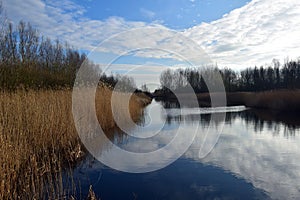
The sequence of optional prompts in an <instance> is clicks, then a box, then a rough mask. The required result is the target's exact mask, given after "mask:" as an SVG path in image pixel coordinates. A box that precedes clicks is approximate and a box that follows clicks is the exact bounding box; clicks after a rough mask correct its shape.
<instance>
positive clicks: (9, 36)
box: [0, 5, 136, 91]
mask: <svg viewBox="0 0 300 200" xmlns="http://www.w3.org/2000/svg"><path fill="white" fill-rule="evenodd" d="M0 15H1V5H0ZM1 17H2V19H1V20H0V21H1V30H0V88H1V89H5V90H15V89H17V88H31V89H41V88H52V89H54V88H62V87H67V88H71V87H73V84H74V81H75V78H76V73H77V71H78V69H79V68H80V66H81V65H82V64H83V63H84V64H85V65H87V66H88V69H89V75H93V74H96V73H98V75H99V76H100V77H101V78H100V82H101V83H105V84H106V85H107V86H109V87H111V88H113V87H114V86H115V85H116V84H117V82H121V84H119V85H121V86H122V87H120V88H119V90H123V91H126V90H130V89H132V88H136V86H135V82H134V80H133V79H132V78H130V77H127V76H120V75H112V74H111V75H106V74H105V73H102V71H101V69H100V67H99V66H98V65H96V64H94V63H93V62H92V61H90V60H89V59H88V58H87V56H86V54H85V53H80V52H79V51H78V50H76V49H74V48H73V47H71V46H70V45H69V44H68V43H66V42H65V43H62V42H61V41H59V40H58V39H56V40H51V39H50V38H48V37H44V36H41V35H40V34H39V32H38V30H37V29H35V28H34V27H33V26H32V25H31V24H30V23H25V22H23V21H20V23H19V24H18V26H17V27H15V28H14V27H13V24H12V23H6V22H5V20H3V15H1ZM100 82H99V83H100Z"/></svg>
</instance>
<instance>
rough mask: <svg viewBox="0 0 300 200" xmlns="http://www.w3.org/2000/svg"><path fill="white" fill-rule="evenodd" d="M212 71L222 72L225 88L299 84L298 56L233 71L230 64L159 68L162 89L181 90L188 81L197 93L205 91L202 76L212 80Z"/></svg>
mask: <svg viewBox="0 0 300 200" xmlns="http://www.w3.org/2000/svg"><path fill="white" fill-rule="evenodd" d="M214 72H218V73H220V74H221V77H222V81H223V83H224V86H225V90H226V91H227V92H236V91H251V92H258V91H266V90H274V89H299V88H300V60H299V59H298V60H297V61H285V63H284V64H283V65H281V64H280V63H279V61H277V60H273V65H272V66H268V67H254V68H246V69H244V70H241V71H234V70H232V69H229V68H224V69H219V68H218V67H213V68H205V69H203V68H186V69H177V70H170V69H167V70H165V71H163V72H162V74H161V76H160V83H161V86H162V89H163V90H164V91H167V90H168V89H167V88H169V89H171V90H173V91H179V92H180V91H182V92H184V91H185V89H186V88H187V84H188V83H189V84H190V85H191V86H192V88H193V89H194V91H195V92H196V93H202V92H208V88H207V86H206V84H205V81H204V79H203V77H204V76H205V77H207V78H208V79H209V80H210V82H211V83H212V84H214V81H217V80H214V77H213V74H214Z"/></svg>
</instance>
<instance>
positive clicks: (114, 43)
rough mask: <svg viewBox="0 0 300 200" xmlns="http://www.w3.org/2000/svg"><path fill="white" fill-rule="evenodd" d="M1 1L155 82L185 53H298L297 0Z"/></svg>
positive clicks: (238, 62) (243, 61)
mask: <svg viewBox="0 0 300 200" xmlns="http://www.w3.org/2000/svg"><path fill="white" fill-rule="evenodd" d="M3 5H4V8H5V10H6V13H7V17H8V19H9V20H10V21H11V22H13V23H14V24H15V25H16V24H18V22H19V21H20V20H23V21H28V22H31V24H32V25H34V26H35V27H37V28H38V29H39V31H40V33H41V34H43V35H45V36H48V37H50V38H53V39H56V38H58V39H60V40H62V41H67V42H68V43H70V44H71V45H73V46H74V47H76V48H77V49H80V50H82V51H85V52H91V53H90V55H89V58H91V59H92V60H94V61H95V62H96V63H99V64H101V65H102V66H103V67H104V66H105V64H108V63H111V62H112V61H114V62H113V63H112V65H111V66H110V68H109V70H110V71H114V72H117V71H119V72H124V71H126V70H127V71H130V70H131V69H133V68H134V69H135V70H133V71H130V72H131V74H130V75H133V76H134V75H137V77H136V78H137V80H138V79H139V80H138V81H137V82H143V81H144V82H146V81H153V82H158V77H159V73H160V72H161V70H164V69H166V67H174V68H175V67H179V66H183V65H184V64H186V61H188V62H190V61H191V62H192V63H193V64H195V63H196V64H198V65H203V64H204V63H209V64H216V63H217V64H218V66H219V67H230V68H232V69H234V70H240V69H243V68H246V67H253V66H261V65H263V66H264V65H270V64H271V63H272V60H273V59H278V60H280V61H281V63H282V62H283V60H284V59H286V58H287V57H288V58H290V59H297V58H298V57H299V56H300V54H299V52H300V37H299V35H300V1H299V0H249V2H247V1H245V0H152V1H137V0H128V1H117V0H111V1H96V0H3ZM137 49H139V51H136V50H137ZM149 49H152V50H151V51H149ZM132 50H135V51H134V52H135V53H132ZM162 50H163V51H162ZM126 52H127V53H128V52H130V54H129V55H126ZM116 58H117V59H116ZM134 71H135V72H134ZM142 72H144V74H143V76H141V74H142ZM155 73H156V76H154V74H155ZM150 74H151V75H150Z"/></svg>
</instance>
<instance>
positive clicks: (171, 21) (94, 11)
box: [75, 0, 247, 29]
mask: <svg viewBox="0 0 300 200" xmlns="http://www.w3.org/2000/svg"><path fill="white" fill-rule="evenodd" d="M75 2H76V3H78V4H79V5H83V6H84V7H85V8H86V13H85V15H86V16H87V17H89V18H91V19H98V20H104V19H107V18H109V17H111V16H118V17H122V18H124V19H125V20H127V21H144V22H149V23H150V22H152V21H158V22H161V23H162V24H163V25H165V26H166V27H168V28H172V29H185V28H190V27H192V26H195V25H197V24H200V23H201V22H211V21H214V20H217V19H219V18H221V17H222V16H223V15H224V14H226V13H229V12H230V11H231V10H233V9H235V8H239V7H242V6H243V5H245V4H246V3H247V0H230V1H229V0H151V1H150V0H146V1H140V0H127V1H124V2H126V3H121V2H122V1H120V0H110V1H87V0H85V1H79V0H77V1H75Z"/></svg>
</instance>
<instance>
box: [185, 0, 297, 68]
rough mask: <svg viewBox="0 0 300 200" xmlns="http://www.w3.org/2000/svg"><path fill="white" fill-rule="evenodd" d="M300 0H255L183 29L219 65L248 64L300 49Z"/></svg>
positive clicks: (243, 65) (259, 62)
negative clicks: (220, 15) (227, 12)
mask: <svg viewBox="0 0 300 200" xmlns="http://www.w3.org/2000/svg"><path fill="white" fill-rule="evenodd" d="M299 20H300V2H299V1H297V0H287V1H284V0H273V1H269V0H253V1H251V2H250V3H248V4H247V5H245V6H244V7H242V8H239V9H236V10H233V11H232V12H230V13H229V14H227V15H224V16H223V18H221V19H219V20H216V21H213V22H211V23H202V24H200V25H198V26H194V27H192V28H190V29H187V30H185V31H184V34H185V35H186V36H187V37H189V38H191V39H193V40H195V41H196V42H197V43H198V44H200V45H201V47H202V48H204V50H205V51H206V52H207V53H208V54H209V55H210V56H211V57H212V58H213V60H214V61H216V62H218V63H219V64H220V65H228V66H236V67H239V68H240V67H249V66H254V65H256V64H257V65H261V64H265V63H270V62H271V61H272V59H273V58H278V59H284V58H285V57H287V56H290V57H292V58H295V57H297V56H299V52H300V38H299V35H300V23H299V22H300V21H299Z"/></svg>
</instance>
